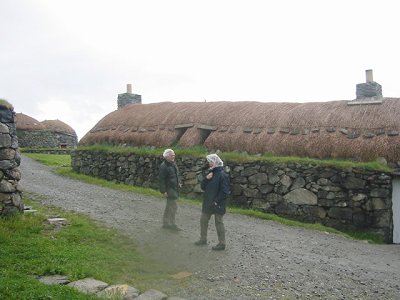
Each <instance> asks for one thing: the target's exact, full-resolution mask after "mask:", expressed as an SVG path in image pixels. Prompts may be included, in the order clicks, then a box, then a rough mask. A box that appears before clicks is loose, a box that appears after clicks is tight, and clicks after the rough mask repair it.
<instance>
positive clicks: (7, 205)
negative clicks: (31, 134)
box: [0, 105, 24, 216]
mask: <svg viewBox="0 0 400 300" xmlns="http://www.w3.org/2000/svg"><path fill="white" fill-rule="evenodd" d="M20 161H21V157H20V155H19V151H18V139H17V133H16V125H15V112H14V109H13V108H12V106H11V105H0V216H8V215H13V214H15V213H18V212H22V211H23V209H24V205H23V203H22V191H21V187H20V185H19V181H20V179H21V172H20V170H19V168H18V167H19V165H20Z"/></svg>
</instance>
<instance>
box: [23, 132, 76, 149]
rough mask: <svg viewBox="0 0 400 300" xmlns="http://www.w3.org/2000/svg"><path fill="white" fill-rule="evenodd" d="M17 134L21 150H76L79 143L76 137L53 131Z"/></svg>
mask: <svg viewBox="0 0 400 300" xmlns="http://www.w3.org/2000/svg"><path fill="white" fill-rule="evenodd" d="M17 134H18V140H19V146H20V147H21V148H60V147H61V145H64V146H66V147H67V148H75V147H76V145H77V143H78V141H77V137H76V136H75V135H70V134H65V133H60V132H54V131H51V130H18V131H17Z"/></svg>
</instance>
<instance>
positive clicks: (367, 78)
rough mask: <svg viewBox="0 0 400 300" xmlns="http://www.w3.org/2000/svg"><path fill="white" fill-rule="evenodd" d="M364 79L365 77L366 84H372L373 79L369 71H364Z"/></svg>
mask: <svg viewBox="0 0 400 300" xmlns="http://www.w3.org/2000/svg"><path fill="white" fill-rule="evenodd" d="M365 77H366V81H367V82H374V78H373V75H372V70H371V69H369V70H365Z"/></svg>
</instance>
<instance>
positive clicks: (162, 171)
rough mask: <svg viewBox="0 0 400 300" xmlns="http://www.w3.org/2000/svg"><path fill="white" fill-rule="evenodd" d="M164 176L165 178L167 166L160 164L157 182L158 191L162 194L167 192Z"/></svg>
mask: <svg viewBox="0 0 400 300" xmlns="http://www.w3.org/2000/svg"><path fill="white" fill-rule="evenodd" d="M166 178H167V168H166V167H165V166H164V165H161V167H160V174H159V178H158V183H159V188H160V192H161V193H163V194H164V193H166V192H167V185H166Z"/></svg>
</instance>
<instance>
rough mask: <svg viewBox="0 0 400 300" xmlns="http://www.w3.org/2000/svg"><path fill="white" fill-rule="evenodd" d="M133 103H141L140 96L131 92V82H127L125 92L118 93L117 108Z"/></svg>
mask: <svg viewBox="0 0 400 300" xmlns="http://www.w3.org/2000/svg"><path fill="white" fill-rule="evenodd" d="M133 103H135V104H142V96H141V95H137V94H132V84H130V83H128V84H127V85H126V93H123V94H118V109H120V108H122V107H124V106H126V105H128V104H133Z"/></svg>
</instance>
